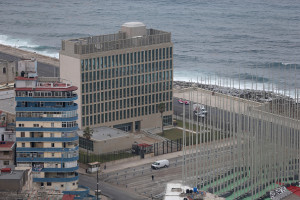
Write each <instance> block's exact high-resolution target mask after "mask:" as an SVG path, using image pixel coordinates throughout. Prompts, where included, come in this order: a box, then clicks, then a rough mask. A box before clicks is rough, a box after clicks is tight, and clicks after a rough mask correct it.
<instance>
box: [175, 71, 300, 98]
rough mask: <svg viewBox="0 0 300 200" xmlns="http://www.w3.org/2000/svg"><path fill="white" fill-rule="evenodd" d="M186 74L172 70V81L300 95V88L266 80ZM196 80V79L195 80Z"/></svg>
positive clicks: (293, 96) (292, 95) (293, 95)
mask: <svg viewBox="0 0 300 200" xmlns="http://www.w3.org/2000/svg"><path fill="white" fill-rule="evenodd" d="M184 75H188V74H182V73H176V72H174V81H185V82H195V83H196V82H198V83H202V84H209V85H217V86H221V87H227V88H235V89H241V90H244V89H248V90H264V91H269V92H272V91H273V92H274V93H277V94H281V95H286V96H289V97H291V98H294V99H297V98H299V97H297V93H298V96H299V95H300V90H299V89H298V90H299V91H296V92H295V89H294V88H291V89H286V90H283V89H282V87H279V85H276V84H273V85H272V83H270V82H267V83H256V82H252V81H249V80H240V82H239V80H238V79H232V78H231V79H229V78H225V77H220V76H208V75H203V74H202V75H200V76H194V77H188V76H184ZM197 80H198V81H197Z"/></svg>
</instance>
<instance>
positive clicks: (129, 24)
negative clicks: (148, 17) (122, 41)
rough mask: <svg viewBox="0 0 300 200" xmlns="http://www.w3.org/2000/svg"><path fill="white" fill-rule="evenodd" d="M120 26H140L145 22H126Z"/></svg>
mask: <svg viewBox="0 0 300 200" xmlns="http://www.w3.org/2000/svg"><path fill="white" fill-rule="evenodd" d="M122 26H126V27H140V26H145V24H144V23H142V22H126V23H124V24H123V25H122Z"/></svg>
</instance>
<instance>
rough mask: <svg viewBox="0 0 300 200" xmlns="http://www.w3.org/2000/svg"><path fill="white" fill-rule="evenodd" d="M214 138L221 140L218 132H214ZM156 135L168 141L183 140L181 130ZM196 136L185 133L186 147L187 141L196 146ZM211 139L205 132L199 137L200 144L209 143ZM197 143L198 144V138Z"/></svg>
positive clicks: (175, 129) (170, 130) (174, 129)
mask: <svg viewBox="0 0 300 200" xmlns="http://www.w3.org/2000/svg"><path fill="white" fill-rule="evenodd" d="M213 133H214V138H215V140H219V139H223V137H222V136H220V131H214V132H213ZM158 135H160V136H162V137H165V138H168V139H170V140H177V139H181V140H182V138H183V134H182V130H181V129H177V128H172V129H169V130H165V131H164V134H162V133H159V134H158ZM196 137H197V136H196V134H195V133H192V134H189V132H186V142H187V145H188V144H189V141H190V140H191V143H193V144H196V139H197V138H196ZM211 137H213V135H212V134H211V132H209V131H205V132H203V133H202V137H201V143H203V142H207V141H210V138H211ZM198 143H200V137H199V136H198Z"/></svg>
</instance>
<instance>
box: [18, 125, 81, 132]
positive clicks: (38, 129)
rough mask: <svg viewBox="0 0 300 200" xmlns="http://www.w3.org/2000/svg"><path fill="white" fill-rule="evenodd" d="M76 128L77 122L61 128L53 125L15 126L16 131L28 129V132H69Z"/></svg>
mask: <svg viewBox="0 0 300 200" xmlns="http://www.w3.org/2000/svg"><path fill="white" fill-rule="evenodd" d="M76 130H78V124H75V126H73V127H63V128H54V127H42V126H41V127H16V131H22V132H25V131H28V132H71V131H76Z"/></svg>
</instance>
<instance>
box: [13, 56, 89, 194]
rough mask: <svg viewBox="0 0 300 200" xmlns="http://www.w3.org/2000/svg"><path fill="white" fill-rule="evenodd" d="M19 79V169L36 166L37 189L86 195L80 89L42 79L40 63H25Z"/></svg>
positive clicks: (17, 128)
mask: <svg viewBox="0 0 300 200" xmlns="http://www.w3.org/2000/svg"><path fill="white" fill-rule="evenodd" d="M18 72H19V73H18V74H20V76H19V77H16V82H15V86H16V88H15V92H16V141H17V148H16V152H17V159H16V160H17V166H18V167H32V172H33V182H34V185H35V186H36V187H42V188H45V189H51V190H58V191H61V192H64V193H67V194H74V195H79V196H80V195H81V196H86V195H87V194H88V192H89V191H88V190H86V189H84V188H78V178H79V176H78V173H77V172H76V171H77V169H78V164H77V160H78V145H77V144H76V141H77V140H78V134H77V129H78V125H77V123H76V120H77V118H78V115H77V109H78V106H77V104H76V103H74V101H75V100H76V99H77V98H78V96H77V94H76V93H75V91H76V90H77V87H76V86H73V85H71V84H70V83H68V82H65V81H62V80H61V79H60V78H57V77H55V78H51V77H44V78H43V77H38V76H37V62H36V60H22V61H19V65H18Z"/></svg>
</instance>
